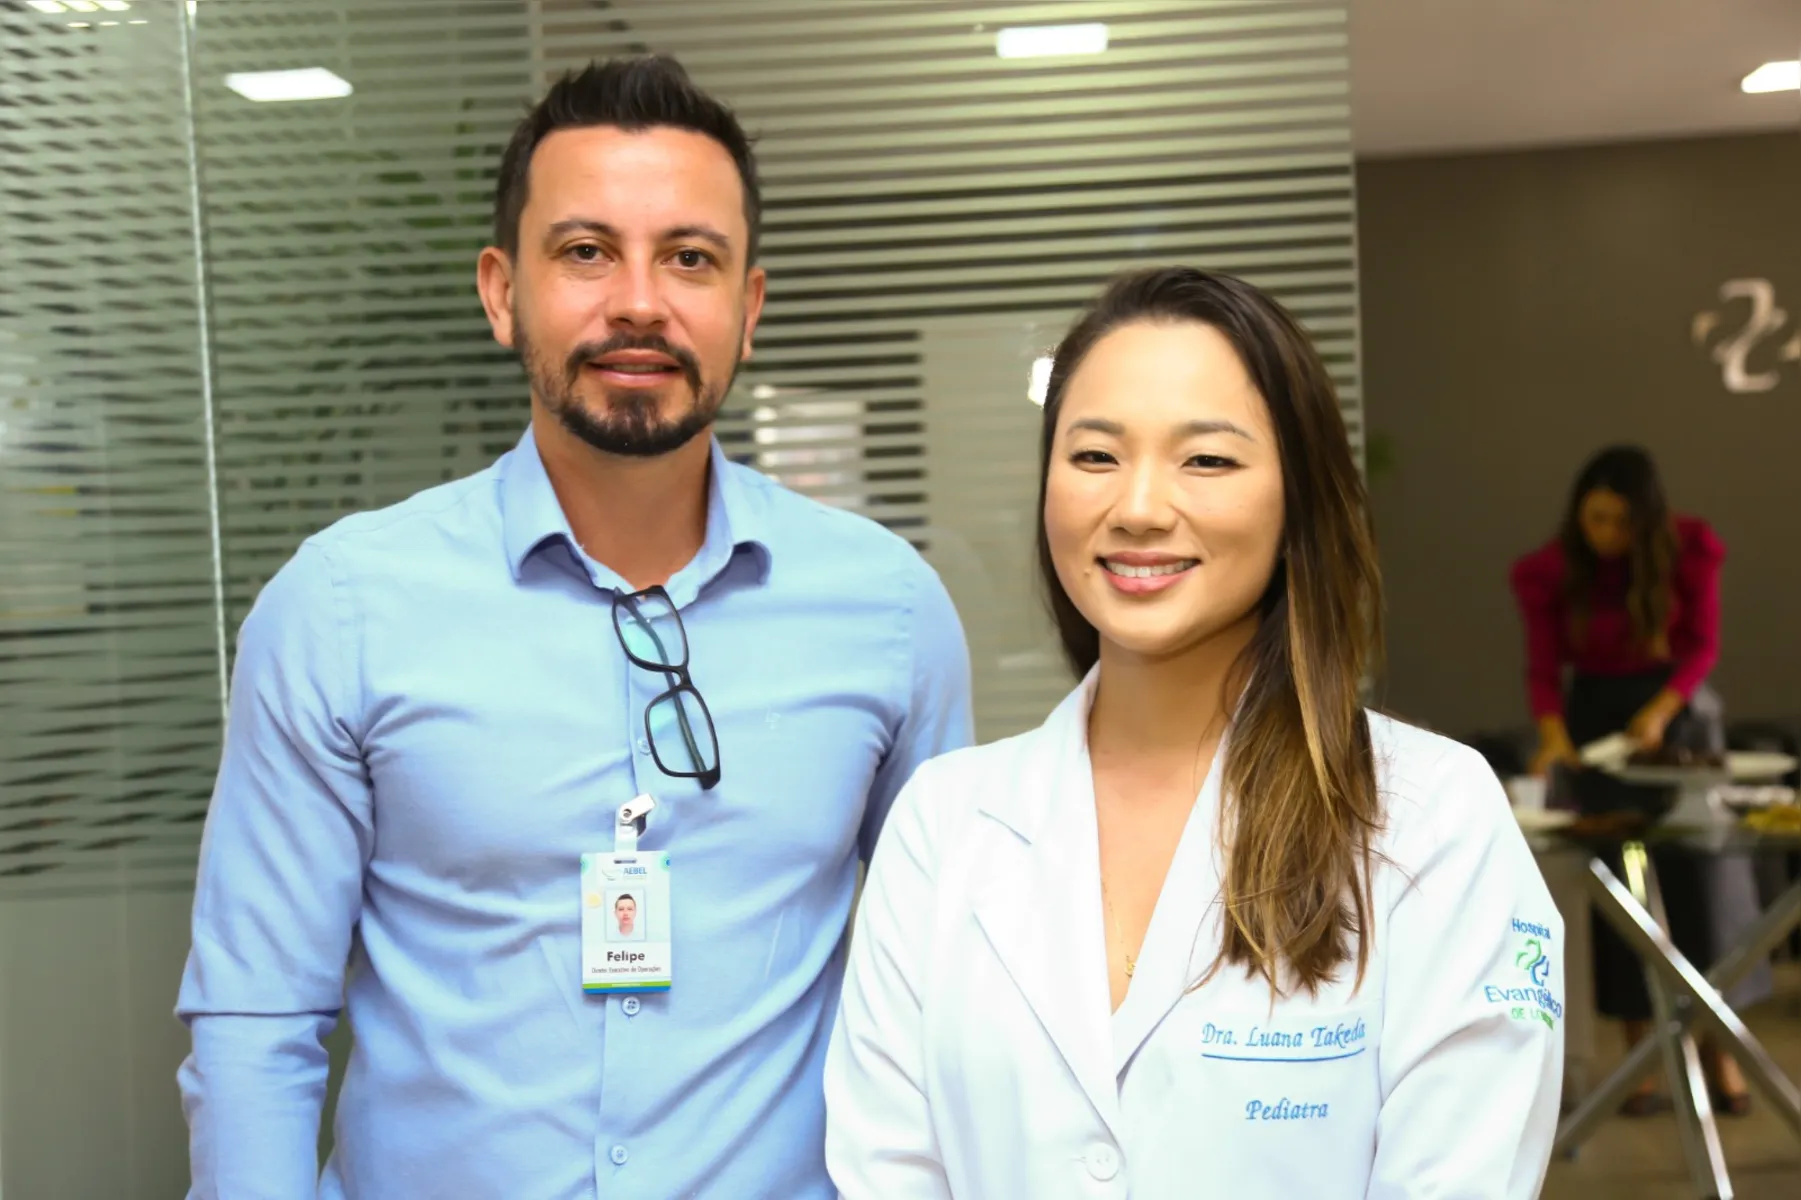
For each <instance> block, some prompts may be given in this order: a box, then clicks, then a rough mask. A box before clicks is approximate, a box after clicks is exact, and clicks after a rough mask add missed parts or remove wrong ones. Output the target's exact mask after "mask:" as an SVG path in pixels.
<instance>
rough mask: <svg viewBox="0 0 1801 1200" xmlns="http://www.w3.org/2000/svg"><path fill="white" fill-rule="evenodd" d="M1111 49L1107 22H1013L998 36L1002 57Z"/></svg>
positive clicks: (1089, 52)
mask: <svg viewBox="0 0 1801 1200" xmlns="http://www.w3.org/2000/svg"><path fill="white" fill-rule="evenodd" d="M1106 49H1107V27H1106V26H1105V25H1098V24H1097V25H1013V26H1010V27H1008V28H1006V29H1003V30H1001V31H1000V32H999V33H997V34H996V35H995V37H994V52H995V53H996V54H998V55H1000V56H1001V57H1002V58H1048V57H1051V56H1053V55H1062V54H1101V53H1104V52H1105V51H1106Z"/></svg>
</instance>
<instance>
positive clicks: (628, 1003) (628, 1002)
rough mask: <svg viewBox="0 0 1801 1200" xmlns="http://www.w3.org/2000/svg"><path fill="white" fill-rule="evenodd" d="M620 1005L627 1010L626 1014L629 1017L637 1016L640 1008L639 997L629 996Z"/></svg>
mask: <svg viewBox="0 0 1801 1200" xmlns="http://www.w3.org/2000/svg"><path fill="white" fill-rule="evenodd" d="M619 1007H620V1008H621V1009H623V1010H624V1011H625V1015H626V1016H628V1017H635V1016H637V1015H638V1008H639V1004H638V997H636V996H627V997H626V998H625V1000H624V1001H623V1002H622V1003H621V1004H620V1005H619Z"/></svg>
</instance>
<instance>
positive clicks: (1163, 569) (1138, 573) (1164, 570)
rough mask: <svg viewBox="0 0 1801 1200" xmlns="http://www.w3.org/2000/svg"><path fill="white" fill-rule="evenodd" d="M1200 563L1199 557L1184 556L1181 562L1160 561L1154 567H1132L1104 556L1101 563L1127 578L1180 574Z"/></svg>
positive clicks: (1114, 572)
mask: <svg viewBox="0 0 1801 1200" xmlns="http://www.w3.org/2000/svg"><path fill="white" fill-rule="evenodd" d="M1200 564H1201V560H1200V559H1198V558H1184V559H1182V560H1181V561H1179V562H1172V563H1160V564H1159V565H1157V566H1154V567H1132V566H1127V565H1126V564H1125V563H1116V562H1114V561H1112V560H1111V559H1106V558H1103V559H1102V560H1101V565H1102V566H1103V567H1106V568H1107V570H1108V571H1110V572H1112V573H1113V574H1115V575H1121V576H1124V577H1125V578H1127V579H1149V578H1151V577H1152V576H1155V575H1179V574H1181V573H1182V572H1183V571H1186V570H1188V569H1189V568H1190V567H1198V566H1200Z"/></svg>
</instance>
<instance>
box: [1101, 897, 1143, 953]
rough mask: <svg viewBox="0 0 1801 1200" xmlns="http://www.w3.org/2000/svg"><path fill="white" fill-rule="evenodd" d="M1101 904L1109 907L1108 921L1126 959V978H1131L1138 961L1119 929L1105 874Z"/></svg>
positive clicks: (1114, 938)
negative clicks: (1128, 948) (1127, 946)
mask: <svg viewBox="0 0 1801 1200" xmlns="http://www.w3.org/2000/svg"><path fill="white" fill-rule="evenodd" d="M1101 904H1102V905H1103V906H1105V907H1106V909H1107V922H1108V923H1109V924H1110V925H1112V926H1113V940H1114V941H1116V942H1118V943H1119V952H1120V954H1121V955H1122V956H1123V957H1124V958H1125V960H1126V978H1127V979H1130V978H1132V972H1133V971H1134V970H1136V969H1137V966H1138V963H1137V961H1136V959H1135V958H1134V957H1133V955H1132V952H1131V951H1129V950H1127V949H1126V938H1125V935H1124V934H1123V933H1121V932H1120V931H1119V917H1118V915H1117V914H1115V913H1114V911H1113V897H1111V896H1109V895H1108V894H1107V877H1106V876H1104V875H1103V876H1102V877H1101Z"/></svg>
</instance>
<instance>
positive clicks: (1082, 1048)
mask: <svg viewBox="0 0 1801 1200" xmlns="http://www.w3.org/2000/svg"><path fill="white" fill-rule="evenodd" d="M1091 679H1092V677H1091ZM1087 691H1088V685H1087V684H1085V685H1084V686H1083V687H1082V688H1079V689H1077V691H1076V692H1075V693H1074V694H1072V695H1071V697H1070V698H1069V699H1068V700H1065V701H1064V703H1063V704H1062V705H1061V706H1059V708H1058V709H1057V711H1056V712H1054V713H1052V714H1051V718H1050V719H1049V720H1048V721H1046V722H1045V724H1044V726H1043V727H1042V728H1041V729H1039V730H1038V731H1037V732H1036V733H1035V734H1033V735H1031V736H1029V737H1027V738H1025V739H1022V740H1021V741H1020V743H1019V746H1018V751H1017V753H1018V756H1019V766H1018V769H1017V770H1015V771H1014V772H1012V774H1013V779H1014V781H1015V782H1014V784H1013V787H1014V789H1015V790H1014V791H1013V792H1011V793H1010V794H1008V795H1004V796H993V797H991V798H989V800H988V801H987V802H985V803H984V804H983V806H982V807H983V811H984V812H986V813H987V814H988V815H989V816H990V817H992V818H994V819H996V820H998V821H1000V822H1001V823H1003V824H1005V825H1006V826H1008V827H1009V828H1010V829H1012V831H1013V832H1014V833H1015V834H1017V835H1018V840H1017V841H1016V842H1014V843H1013V844H1012V845H1011V846H1010V847H1009V848H1008V850H1007V851H1006V852H1004V853H1003V854H1002V855H1001V856H999V861H997V862H995V863H994V864H993V870H992V871H991V872H990V873H989V875H988V878H987V879H986V881H984V882H983V883H982V884H981V885H979V887H978V888H977V890H976V891H975V893H974V894H973V895H972V897H971V903H972V907H973V908H974V910H975V915H976V920H977V921H978V922H979V923H980V924H981V927H982V931H983V933H984V934H985V935H986V936H987V938H988V940H989V943H990V944H991V945H992V946H993V947H994V952H995V954H996V956H997V957H998V958H999V959H1000V961H1001V964H1002V965H1003V966H1004V967H1005V968H1006V971H1007V974H1008V975H1009V976H1010V977H1011V978H1012V980H1013V983H1014V985H1015V986H1016V987H1018V988H1019V991H1020V993H1021V995H1023V996H1024V997H1025V1001H1026V1003H1027V1004H1028V1005H1029V1006H1030V1007H1031V1009H1032V1012H1033V1013H1034V1015H1036V1016H1037V1018H1038V1021H1039V1023H1040V1024H1041V1025H1042V1026H1043V1027H1044V1030H1045V1032H1046V1033H1047V1034H1048V1035H1049V1036H1050V1039H1051V1041H1052V1042H1053V1043H1054V1044H1055V1045H1056V1048H1057V1051H1058V1053H1059V1054H1061V1055H1062V1057H1063V1059H1064V1061H1065V1062H1066V1063H1067V1064H1068V1066H1069V1069H1070V1072H1071V1074H1072V1075H1074V1077H1075V1079H1076V1082H1077V1083H1079V1084H1080V1085H1081V1088H1082V1091H1083V1092H1084V1093H1085V1094H1086V1095H1087V1097H1088V1099H1089V1101H1090V1102H1091V1103H1092V1104H1093V1105H1094V1108H1095V1111H1096V1112H1097V1113H1098V1114H1099V1115H1100V1117H1101V1119H1102V1120H1103V1121H1104V1122H1105V1123H1106V1124H1107V1126H1108V1128H1109V1129H1111V1130H1112V1131H1113V1132H1114V1135H1115V1136H1118V1134H1119V1124H1120V1116H1119V1089H1118V1083H1117V1078H1116V1075H1115V1073H1114V1069H1113V1039H1112V1037H1111V1036H1110V1027H1109V1024H1108V998H1107V967H1106V944H1105V941H1104V937H1103V933H1102V929H1101V904H1100V851H1099V843H1098V840H1097V837H1098V835H1097V833H1096V830H1095V817H1094V778H1093V775H1092V774H1091V772H1090V771H1089V768H1088V756H1087V753H1086V748H1085V747H1086V741H1087V738H1086V736H1085V735H1086V724H1087V714H1088V702H1087Z"/></svg>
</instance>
